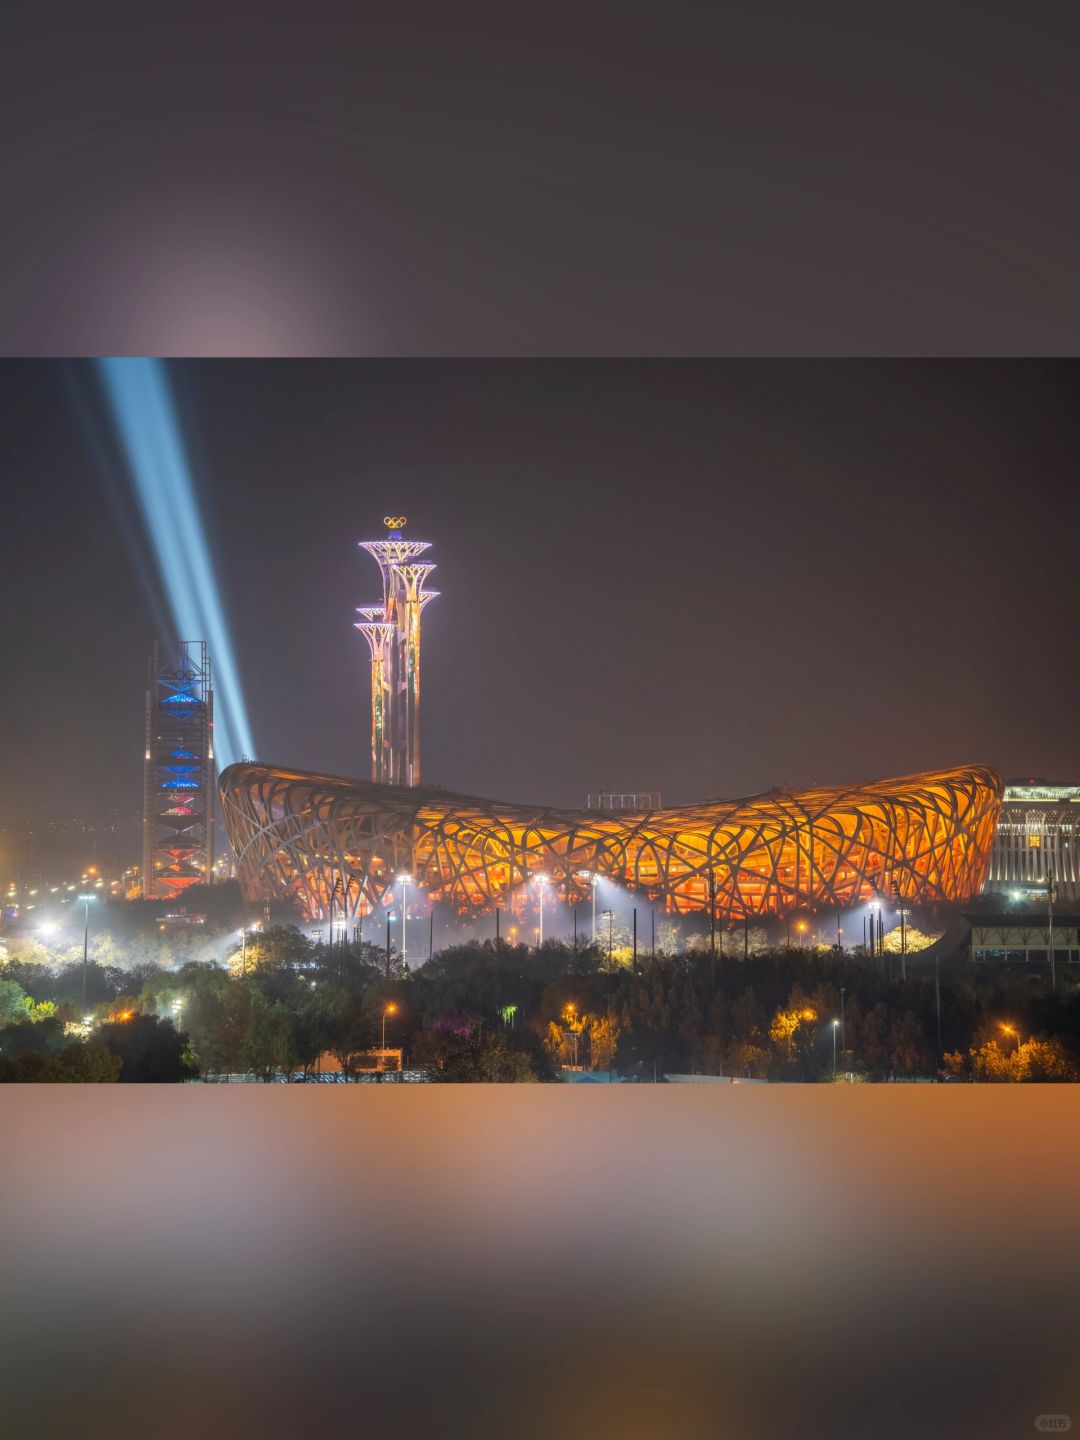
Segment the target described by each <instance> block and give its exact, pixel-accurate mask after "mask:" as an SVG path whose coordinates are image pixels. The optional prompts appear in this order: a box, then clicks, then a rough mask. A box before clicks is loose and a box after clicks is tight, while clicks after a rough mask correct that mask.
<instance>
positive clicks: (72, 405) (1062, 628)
mask: <svg viewBox="0 0 1080 1440" xmlns="http://www.w3.org/2000/svg"><path fill="white" fill-rule="evenodd" d="M169 376H170V380H171V388H172V392H173V395H174V399H175V408H176V414H177V417H178V422H179V425H180V428H181V431H182V433H183V437H184V444H185V449H186V455H187V459H188V462H189V464H190V468H191V471H192V474H193V476H194V479H195V487H196V490H197V492H198V506H199V510H200V512H201V514H202V516H203V517H204V519H205V522H206V528H207V546H208V553H209V556H210V563H211V564H212V566H213V571H214V574H215V576H216V579H217V583H218V586H219V590H220V597H221V603H222V607H223V612H224V615H225V617H226V620H227V625H228V628H229V633H230V634H231V636H232V642H233V646H234V651H235V657H236V670H237V673H238V675H239V677H240V683H241V685H242V689H243V693H244V696H245V698H246V703H247V710H248V714H249V717H250V720H251V729H252V732H253V738H252V748H253V753H254V754H255V755H256V756H257V757H259V758H262V759H266V760H269V761H273V762H278V763H282V764H287V765H296V766H298V767H304V768H312V769H323V770H326V771H330V772H336V773H341V774H346V775H364V774H365V773H366V770H367V764H368V759H367V744H368V737H367V726H368V717H367V695H366V684H367V666H368V659H367V648H366V646H365V644H364V641H363V640H362V638H361V637H360V636H358V635H357V634H356V632H355V631H354V630H353V628H352V622H353V619H354V618H355V608H356V606H358V605H363V604H366V603H370V602H372V601H374V600H375V599H377V597H378V594H379V579H378V572H377V569H376V567H375V565H374V564H373V562H372V561H371V560H370V558H369V557H368V556H367V555H366V554H364V553H363V552H362V551H361V550H360V549H359V548H358V546H357V542H358V541H359V540H362V539H368V538H371V537H373V536H375V535H377V534H378V533H379V532H380V531H381V530H382V517H383V516H384V515H385V514H387V513H390V512H397V513H403V514H406V515H407V516H408V517H409V525H408V530H409V532H410V533H413V534H414V535H416V536H417V538H420V539H426V540H430V541H432V542H433V547H432V551H431V558H432V559H434V560H435V561H436V562H437V564H438V567H439V568H438V569H437V571H436V572H435V575H434V576H433V578H432V583H433V586H434V588H436V589H438V590H439V591H440V592H441V595H440V598H439V599H438V600H436V601H434V602H433V603H432V604H431V605H430V606H429V607H428V608H427V610H426V611H425V617H424V644H423V670H422V676H423V709H424V724H423V755H424V772H425V778H427V779H430V780H437V781H440V782H441V783H443V784H446V785H448V786H451V787H453V788H455V789H461V790H465V791H472V792H475V793H478V794H486V795H489V796H494V797H496V798H507V799H522V800H537V801H551V802H553V803H559V804H578V803H581V802H583V800H584V797H585V795H586V794H587V793H588V792H589V791H590V790H598V789H621V788H626V789H633V788H655V789H659V790H660V791H661V792H662V794H663V796H664V798H665V800H666V801H667V802H669V803H681V802H687V801H690V800H694V799H698V798H703V797H709V796H722V795H726V796H735V795H742V794H747V793H752V792H754V791H757V790H762V789H766V788H768V787H769V786H771V785H774V784H781V783H785V784H795V785H798V784H807V783H812V782H819V781H820V782H823V783H824V782H834V781H835V782H840V781H845V780H852V781H855V780H863V779H871V778H875V777H882V776H889V775H898V774H903V773H906V772H909V771H913V770H917V769H922V768H934V767H940V766H947V765H952V764H956V763H962V762H967V761H971V762H978V763H988V764H992V765H996V766H998V767H999V768H1001V769H1002V770H1003V771H1005V772H1006V773H1010V774H1013V773H1020V774H1024V773H1031V774H1049V775H1054V776H1064V777H1066V778H1069V777H1075V776H1076V775H1077V774H1078V773H1080V755H1078V754H1077V744H1076V738H1075V724H1074V716H1075V711H1076V702H1077V681H1076V678H1075V675H1074V673H1073V671H1074V667H1073V666H1072V665H1071V662H1070V660H1069V648H1068V647H1069V636H1070V635H1071V630H1072V625H1073V609H1074V589H1075V586H1074V581H1073V578H1072V576H1073V566H1072V561H1071V557H1070V555H1069V553H1068V552H1069V541H1068V536H1069V535H1070V534H1071V530H1072V524H1073V522H1074V521H1075V519H1076V512H1077V508H1078V499H1077V490H1076V485H1075V475H1076V468H1077V458H1078V455H1080V421H1078V419H1077V416H1078V414H1080V408H1078V406H1077V404H1076V400H1077V371H1076V370H1075V368H1074V367H1071V366H1069V365H1064V364H1063V365H1054V364H1028V363H987V362H978V363H934V364H925V365H919V364H914V363H903V362H901V363H847V364H840V363H832V362H827V363H826V362H805V363H800V362H781V363H761V362H751V363H737V362H715V363H697V362H690V363H676V362H656V363H650V362H574V363H567V364H560V363H555V362H514V363H506V362H472V361H463V362H444V361H418V362H404V361H383V362H379V361H358V362H334V361H330V362H321V363H320V362H259V361H255V362H224V361H206V362H190V363H188V362H185V363H181V364H175V363H174V364H171V365H170V367H169ZM0 378H2V385H0V461H2V465H3V473H4V475H5V480H6V484H7V487H8V492H9V494H10V496H11V497H12V499H13V501H14V503H13V504H12V506H11V510H10V514H9V544H8V546H7V552H6V553H7V562H6V564H5V566H4V567H3V570H2V574H0V587H2V591H0V598H2V600H3V604H4V609H5V613H6V614H8V615H10V616H13V617H17V624H15V625H14V626H13V629H12V634H11V638H10V642H9V646H8V654H7V671H8V673H7V680H8V686H9V693H10V694H11V695H13V696H15V697H17V700H16V703H15V704H14V705H9V706H7V707H5V710H4V713H3V722H2V723H3V727H4V744H3V746H2V748H0V754H2V755H3V757H4V766H5V775H4V783H5V794H6V796H7V797H8V802H9V804H10V805H11V806H12V809H13V811H14V812H15V813H17V814H26V813H33V811H34V809H35V807H41V808H42V809H43V810H44V812H45V813H49V814H52V813H56V812H57V811H59V812H61V813H63V812H65V811H75V812H78V813H83V812H85V811H88V810H91V809H92V808H93V807H94V806H96V805H100V804H106V803H107V804H108V805H109V807H110V808H112V807H114V806H119V807H121V808H124V807H128V808H130V810H131V812H132V813H137V812H138V807H139V803H140V799H139V797H140V793H141V791H140V785H141V751H142V746H141V739H142V736H141V729H142V690H143V685H144V679H145V666H146V659H147V655H148V653H149V650H150V646H151V644H152V642H153V640H154V638H155V635H156V634H157V633H158V632H159V630H160V628H161V624H160V620H155V618H154V613H155V604H156V606H157V607H158V610H159V611H160V613H163V614H167V613H168V607H167V606H166V605H165V604H164V603H163V599H162V596H161V594H160V593H158V592H160V586H159V585H158V584H157V583H156V582H151V584H150V585H149V587H148V585H147V583H145V582H144V581H142V580H140V572H142V573H143V574H145V575H147V576H151V577H152V576H155V575H156V573H157V567H156V565H155V563H154V560H153V552H152V550H151V548H150V547H149V546H148V545H147V544H146V541H145V532H144V527H143V524H142V520H141V518H140V516H139V513H138V510H137V508H136V506H135V504H134V501H133V499H132V495H131V488H130V485H129V483H128V481H127V478H126V474H127V470H126V459H125V456H124V455H123V453H122V451H121V450H120V449H119V447H118V446H117V443H116V439H115V435H114V434H113V431H112V427H111V425H110V423H109V420H108V416H107V412H106V408H105V406H104V404H103V401H102V396H101V391H100V387H98V386H97V384H96V382H95V380H94V376H93V372H92V370H91V367H90V366H89V365H82V366H80V365H78V364H71V363H67V364H50V363H46V362H7V363H5V365H4V366H3V371H2V377H0ZM140 537H141V538H140ZM1058 537H1064V538H1061V539H1059V538H1058ZM184 638H199V637H189V636H185V637H184ZM213 658H214V663H215V665H216V666H217V667H218V669H219V673H221V665H222V663H223V661H222V657H221V656H220V655H215V656H214V657H213Z"/></svg>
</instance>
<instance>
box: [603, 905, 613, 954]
mask: <svg viewBox="0 0 1080 1440" xmlns="http://www.w3.org/2000/svg"><path fill="white" fill-rule="evenodd" d="M604 919H605V920H606V921H607V958H608V964H609V965H610V964H611V955H612V951H613V950H614V948H615V931H614V925H615V911H614V910H605V911H604Z"/></svg>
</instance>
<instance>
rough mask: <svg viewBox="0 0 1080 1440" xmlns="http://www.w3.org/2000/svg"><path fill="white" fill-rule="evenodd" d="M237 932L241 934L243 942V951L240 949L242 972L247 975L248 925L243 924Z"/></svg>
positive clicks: (241, 941)
mask: <svg viewBox="0 0 1080 1440" xmlns="http://www.w3.org/2000/svg"><path fill="white" fill-rule="evenodd" d="M237 934H238V935H239V936H240V943H241V946H242V948H241V951H240V974H241V975H245V976H246V975H247V926H246V925H242V926H241V927H240V929H239V930H238V931H237Z"/></svg>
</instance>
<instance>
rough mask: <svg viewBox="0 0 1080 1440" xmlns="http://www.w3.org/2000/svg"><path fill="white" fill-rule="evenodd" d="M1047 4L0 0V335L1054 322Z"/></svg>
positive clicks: (535, 344)
mask: <svg viewBox="0 0 1080 1440" xmlns="http://www.w3.org/2000/svg"><path fill="white" fill-rule="evenodd" d="M1078 49H1080V7H1077V5H1076V4H1075V3H1071V0H1040V3H1039V4H1036V5H1018V4H1016V3H1015V0H983V3H981V4H979V5H978V6H973V5H970V4H969V5H951V6H950V5H943V4H941V3H940V0H908V3H905V4H903V5H883V4H866V3H865V0H819V3H816V4H813V5H808V4H806V3H805V0H769V3H760V4H759V3H754V4H751V3H747V0H743V3H719V4H713V3H704V0H664V3H663V4H660V3H657V0H617V3H614V0H604V3H597V0H562V3H559V0H513V3H510V4H507V3H505V0H462V3H457V4H454V5H448V4H446V3H443V0H397V3H394V4H381V5H374V4H365V3H363V0H349V3H344V0H318V3H312V0H258V3H253V0H152V3H151V0H93V3H89V0H52V3H49V4H41V3H39V0H6V3H5V4H4V5H3V6H2V7H0V137H2V139H0V196H2V197H3V206H4V216H5V221H4V224H3V226H0V350H2V353H6V354H23V355H25V354H36V355H71V354H83V355H85V354H91V355H94V354H169V355H175V354H186V355H204V354H213V355H222V354H228V355H237V354H242V355H252V354H259V355H277V354H287V355H297V354H307V355H324V354H336V355H340V354H344V355H353V354H365V355H405V356H412V355H432V354H439V355H451V356H456V355H461V354H471V355H485V356H486V355H507V354H513V355H555V356H557V355H568V354H574V355H620V354H621V355H625V354H634V355H654V354H665V355H675V356H680V355H686V354H697V355H716V354H725V355H735V356H743V355H751V354H753V355H763V354H764V355H775V354H808V353H810V354H832V355H848V354H854V353H859V354H874V355H889V354H893V355H895V354H908V355H923V354H947V355H957V354H960V355H965V354H986V353H991V354H1002V353H1010V354H1021V355H1040V354H1059V355H1060V354H1065V355H1071V354H1073V353H1075V351H1076V337H1077V332H1078V328H1080V269H1078V266H1077V254H1078V253H1080V188H1078V187H1077V185H1076V184H1075V178H1074V177H1075V169H1076V155H1077V152H1078V148H1080V107H1078V106H1077V104H1076V55H1077V53H1078Z"/></svg>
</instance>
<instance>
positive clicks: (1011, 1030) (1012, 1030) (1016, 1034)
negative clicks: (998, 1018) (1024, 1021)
mask: <svg viewBox="0 0 1080 1440" xmlns="http://www.w3.org/2000/svg"><path fill="white" fill-rule="evenodd" d="M1001 1029H1002V1030H1003V1031H1004V1032H1005V1034H1006V1035H1011V1036H1012V1037H1013V1039H1014V1040H1015V1041H1016V1053H1017V1054H1018V1055H1019V1053H1020V1031H1019V1030H1017V1028H1016V1026H1015V1025H1005V1024H1002V1026H1001Z"/></svg>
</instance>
